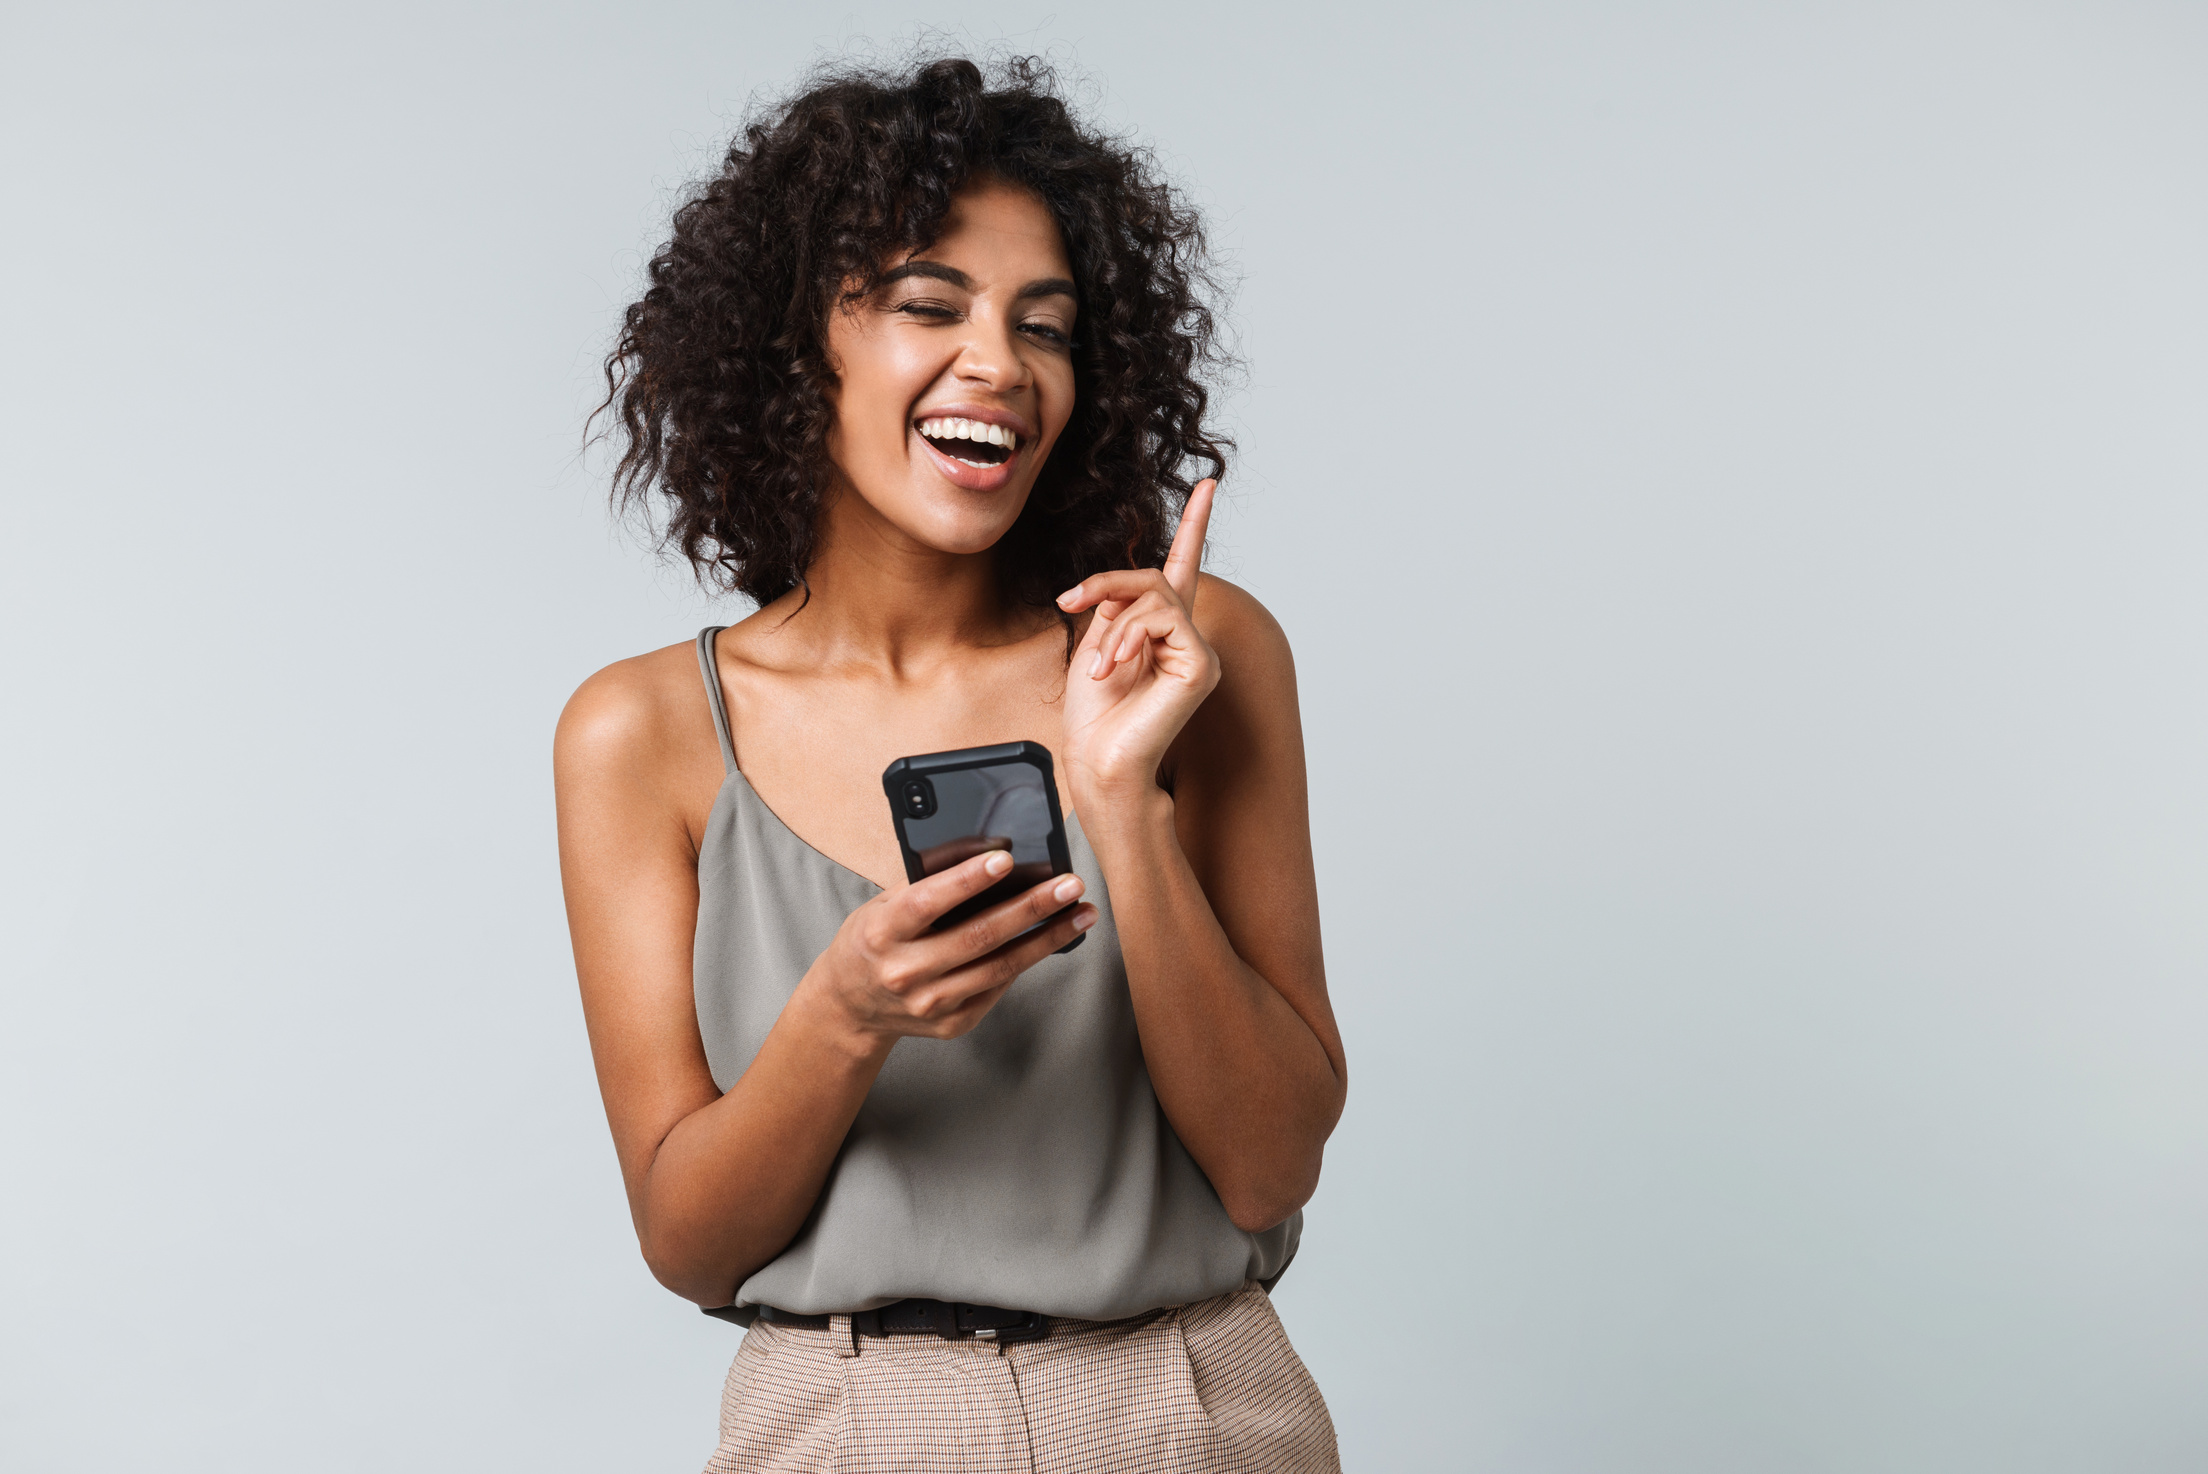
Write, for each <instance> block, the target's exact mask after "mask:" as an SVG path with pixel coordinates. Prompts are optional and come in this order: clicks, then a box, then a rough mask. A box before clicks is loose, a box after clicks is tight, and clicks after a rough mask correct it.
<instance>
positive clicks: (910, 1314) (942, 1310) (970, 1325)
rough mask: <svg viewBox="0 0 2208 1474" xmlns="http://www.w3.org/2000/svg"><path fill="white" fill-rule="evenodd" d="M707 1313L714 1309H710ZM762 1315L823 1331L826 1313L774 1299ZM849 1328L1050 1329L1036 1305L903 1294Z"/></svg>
mask: <svg viewBox="0 0 2208 1474" xmlns="http://www.w3.org/2000/svg"><path fill="white" fill-rule="evenodd" d="M707 1314H711V1312H710V1311H708V1312H707ZM759 1319H761V1320H763V1321H765V1322H766V1323H767V1324H768V1325H770V1326H794V1327H796V1328H798V1329H800V1330H807V1331H825V1330H827V1329H828V1319H829V1318H828V1317H827V1316H825V1315H799V1314H797V1313H796V1312H795V1311H790V1310H777V1309H776V1308H775V1307H773V1306H772V1305H762V1306H760V1307H759ZM851 1329H852V1330H854V1331H856V1332H858V1333H859V1334H860V1335H862V1336H916V1335H935V1336H941V1337H942V1338H943V1339H944V1340H946V1341H956V1340H958V1339H960V1338H961V1337H964V1336H975V1337H978V1338H980V1339H981V1340H984V1341H1000V1342H1009V1341H1040V1340H1042V1339H1043V1337H1045V1336H1047V1335H1049V1334H1050V1319H1049V1317H1048V1316H1045V1315H1042V1314H1039V1313H1038V1312H1036V1311H1032V1310H1000V1309H998V1308H997V1307H996V1306H994V1305H959V1304H954V1303H952V1302H950V1301H947V1300H899V1301H898V1302H897V1303H896V1304H894V1305H884V1306H882V1307H881V1308H879V1309H877V1310H859V1311H854V1312H852V1315H851Z"/></svg>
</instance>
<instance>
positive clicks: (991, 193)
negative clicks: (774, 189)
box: [828, 181, 1074, 553]
mask: <svg viewBox="0 0 2208 1474" xmlns="http://www.w3.org/2000/svg"><path fill="white" fill-rule="evenodd" d="M1072 277H1073V269H1072V267H1071V265H1070V264H1069V263H1068V262H1067V260H1066V248H1065V243H1064V242H1063V241H1062V240H1061V239H1060V238H1059V234H1058V225H1057V222H1056V221H1054V220H1053V219H1051V216H1050V212H1049V211H1048V210H1046V209H1045V208H1044V207H1043V204H1042V202H1041V201H1040V200H1038V199H1036V198H1035V196H1033V195H1031V194H1029V193H1028V192H1027V191H1025V190H1022V189H1018V188H1016V187H1014V186H1011V185H1007V184H1002V183H998V182H995V181H990V182H986V183H981V184H976V185H973V186H971V187H970V188H968V189H966V190H964V191H962V192H961V193H960V194H959V196H958V198H957V199H956V200H955V201H954V202H953V203H952V206H951V212H950V215H949V217H948V219H947V220H946V221H945V223H944V228H943V233H942V235H941V236H940V237H939V238H938V239H937V240H936V242H935V244H933V245H931V246H929V247H928V248H927V249H926V250H924V251H921V252H919V253H917V254H916V255H914V256H912V257H910V258H909V259H907V260H904V261H900V262H898V263H897V264H896V265H895V266H894V267H892V268H891V270H890V271H889V273H888V276H887V279H886V280H885V281H884V282H883V283H882V286H881V287H880V289H879V290H878V291H876V292H875V294H874V295H873V296H872V297H870V298H867V299H865V300H864V301H861V302H859V303H857V304H855V305H854V306H853V307H852V308H851V309H850V310H849V311H842V312H836V313H833V314H831V316H830V318H829V323H828V351H829V353H830V355H831V356H832V358H833V361H834V363H835V367H836V371H837V374H838V376H839V377H840V379H841V383H840V385H839V387H838V388H837V390H836V391H835V393H834V395H833V396H832V398H833V402H834V404H835V410H836V422H835V426H834V428H833V429H831V430H830V431H829V435H828V454H829V458H830V459H831V460H832V461H833V462H834V464H835V467H836V469H837V470H838V471H839V472H840V473H841V476H840V478H839V479H840V481H841V482H842V483H844V484H843V486H842V487H840V488H839V493H840V492H842V491H852V492H856V493H857V500H858V502H860V503H862V504H863V506H864V509H865V510H866V512H868V513H870V514H871V519H878V520H879V521H880V522H882V523H886V524H888V526H889V527H890V528H894V529H895V530H896V531H897V532H900V533H902V534H904V535H905V536H906V537H909V538H911V539H913V540H914V541H916V542H918V543H920V544H922V545H923V546H926V547H929V548H934V549H936V550H938V551H941V552H947V553H978V552H981V551H983V550H984V549H987V548H990V547H992V546H994V545H995V544H996V542H997V540H998V539H999V538H1001V537H1003V536H1004V534H1005V533H1006V531H1007V530H1009V529H1010V528H1011V526H1012V523H1013V522H1014V520H1015V519H1017V518H1018V517H1019V515H1020V509H1021V508H1022V507H1024V506H1026V505H1027V496H1028V493H1029V492H1030V491H1032V490H1033V489H1034V486H1035V477H1036V474H1037V473H1038V472H1039V471H1041V470H1042V466H1043V461H1044V460H1045V458H1047V457H1048V456H1049V454H1050V448H1051V446H1052V445H1054V444H1056V443H1057V440H1058V432H1059V431H1061V430H1063V429H1065V427H1066V419H1067V417H1068V416H1069V415H1071V414H1072V413H1073V357H1072V340H1073V319H1074V295H1073V281H1072ZM852 510H858V509H857V508H853V509H852ZM885 530H886V529H885Z"/></svg>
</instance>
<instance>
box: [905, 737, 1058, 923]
mask: <svg viewBox="0 0 2208 1474" xmlns="http://www.w3.org/2000/svg"><path fill="white" fill-rule="evenodd" d="M1015 765H1024V766H1026V767H1030V768H1033V769H1035V770H1036V772H1037V774H1038V775H1039V776H1040V779H1041V784H1042V792H1043V799H1044V802H1045V803H1046V804H1047V805H1048V808H1049V813H1050V829H1049V832H1048V834H1047V835H1046V836H1045V837H1044V838H1045V843H1046V845H1047V847H1048V852H1049V855H1050V873H1051V874H1052V875H1068V874H1071V873H1072V871H1073V857H1072V854H1071V852H1070V851H1069V850H1068V849H1067V848H1066V825H1065V819H1064V817H1063V816H1062V815H1061V814H1060V813H1059V809H1058V778H1057V774H1056V771H1055V770H1054V769H1053V767H1052V765H1051V761H1050V749H1049V748H1047V747H1045V746H1043V745H1042V744H1041V743H1040V742H1000V743H998V744H996V745H995V746H993V747H961V748H958V749H956V750H955V751H951V752H927V753H921V754H920V755H918V756H916V757H901V758H899V759H897V761H895V762H893V763H891V764H890V765H889V766H888V767H887V768H884V769H883V770H882V792H883V794H884V795H885V796H886V797H887V798H888V799H889V814H890V822H891V823H892V824H893V825H894V826H895V827H896V830H897V849H898V852H899V853H901V854H902V855H903V856H904V858H905V879H907V880H909V881H914V882H917V881H920V880H922V879H924V878H925V877H926V875H927V873H928V871H927V868H926V864H925V862H924V861H923V860H922V858H921V853H920V849H919V848H918V847H916V846H915V845H914V844H913V836H912V832H911V830H910V829H909V828H908V827H907V823H906V821H907V815H906V811H905V804H904V802H903V794H904V786H905V784H906V783H907V782H908V781H910V780H912V779H914V778H924V779H927V780H929V782H930V785H931V787H932V785H933V783H934V781H935V780H936V779H938V778H941V777H944V776H945V775H949V774H956V773H970V772H973V771H974V770H976V769H983V768H1003V767H1009V766H1015ZM934 812H935V811H934V810H930V816H932V815H933V813H934ZM916 822H917V821H916ZM977 853H978V851H977ZM1039 883H1040V881H1038V880H1036V879H1034V878H1032V877H1029V876H1023V875H1021V874H1020V873H1019V872H1018V871H1017V870H1015V871H1014V872H1013V873H1012V874H1010V875H1007V876H1006V877H1005V878H1004V879H1002V880H1000V881H998V882H997V883H996V884H995V885H992V886H990V887H989V888H988V889H987V890H985V891H983V892H981V894H979V895H977V896H973V897H970V898H969V899H967V900H965V901H962V902H960V903H959V904H958V905H956V906H953V907H952V908H951V909H950V910H948V911H946V912H944V913H943V914H942V915H941V916H939V917H937V918H936V921H935V925H936V929H937V930H941V929H942V928H943V927H946V926H953V925H956V924H957V923H958V922H960V921H963V920H964V919H965V918H967V917H968V916H971V915H973V914H974V913H975V912H977V911H986V910H987V909H988V908H989V907H991V906H994V905H996V904H997V903H998V902H1000V901H1004V900H1008V899H1009V898H1011V897H1013V896H1016V895H1018V894H1019V893H1020V892H1022V891H1024V890H1026V889H1027V888H1028V887H1029V886H1031V885H1036V884H1039ZM1087 940H1088V934H1087V933H1086V932H1084V933H1082V934H1081V935H1079V936H1077V937H1075V938H1074V939H1073V940H1072V941H1070V942H1068V943H1066V945H1065V946H1063V947H1060V948H1059V949H1058V951H1057V953H1056V954H1055V955H1058V956H1064V955H1065V954H1066V953H1068V952H1071V951H1072V950H1073V949H1074V948H1076V947H1078V946H1080V945H1081V944H1082V943H1083V942H1085V941H1087Z"/></svg>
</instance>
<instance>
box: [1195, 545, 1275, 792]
mask: <svg viewBox="0 0 2208 1474" xmlns="http://www.w3.org/2000/svg"><path fill="white" fill-rule="evenodd" d="M1193 612H1194V614H1195V617H1196V627H1197V628H1198V629H1200V630H1202V631H1203V635H1204V639H1205V640H1206V641H1207V642H1209V644H1210V645H1211V648H1212V649H1213V651H1215V652H1216V653H1217V654H1218V656H1219V684H1218V685H1217V686H1216V687H1214V688H1213V689H1212V693H1211V694H1210V695H1209V696H1207V697H1205V698H1204V704H1203V705H1202V706H1200V707H1198V708H1197V709H1196V714H1195V715H1194V716H1192V717H1190V718H1189V722H1188V725H1187V726H1186V727H1184V728H1183V729H1182V732H1181V737H1180V739H1179V740H1178V741H1177V742H1176V744H1175V749H1176V751H1175V759H1176V762H1175V767H1176V769H1177V770H1179V769H1182V768H1184V767H1185V768H1186V769H1187V770H1189V771H1192V772H1193V771H1202V772H1204V773H1208V774H1210V775H1211V781H1212V782H1213V783H1214V784H1226V785H1228V786H1237V787H1238V786H1241V785H1244V784H1252V783H1254V784H1259V785H1264V784H1267V783H1270V782H1273V781H1276V780H1278V781H1291V780H1292V781H1294V782H1297V783H1300V782H1301V773H1302V763H1303V757H1302V752H1303V736H1302V732H1303V724H1302V717H1301V714H1300V712H1299V711H1298V709H1297V703H1296V663H1295V657H1294V656H1293V654H1291V653H1290V651H1289V649H1288V636H1287V633H1286V632H1285V631H1283V630H1282V629H1281V627H1280V621H1279V620H1277V619H1275V618H1273V615H1272V611H1271V610H1269V609H1267V608H1266V607H1265V606H1264V605H1263V604H1261V603H1259V602H1258V600H1257V598H1256V596H1254V595H1252V594H1251V593H1250V592H1249V591H1248V590H1247V589H1243V588H1239V587H1237V586H1236V585H1234V584H1231V583H1229V582H1227V581H1226V580H1225V579H1223V578H1214V577H1212V576H1211V575H1210V574H1208V573H1207V574H1204V575H1202V576H1201V578H1200V579H1199V580H1198V582H1197V585H1196V608H1195V610H1194V611H1193Z"/></svg>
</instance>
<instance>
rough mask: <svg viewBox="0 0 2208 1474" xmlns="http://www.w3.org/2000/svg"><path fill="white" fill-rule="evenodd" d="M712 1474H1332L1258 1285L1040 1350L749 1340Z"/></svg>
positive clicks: (846, 1332)
mask: <svg viewBox="0 0 2208 1474" xmlns="http://www.w3.org/2000/svg"><path fill="white" fill-rule="evenodd" d="M705 1467H706V1474H798V1471H804V1474H844V1471H853V1474H856V1471H861V1470H864V1471H867V1474H939V1471H953V1470H955V1471H958V1474H1091V1471H1095V1470H1118V1469H1128V1470H1142V1471H1144V1474H1152V1471H1156V1474H1165V1471H1173V1474H1339V1471H1340V1469H1341V1462H1340V1459H1339V1457H1338V1456H1337V1455H1336V1453H1335V1448H1334V1424H1333V1422H1332V1420H1331V1419H1329V1418H1328V1417H1327V1412H1326V1403H1325V1401H1324V1399H1322V1398H1321V1397H1320V1396H1319V1389H1318V1386H1317V1384H1316V1383H1314V1382H1313V1381H1312V1380H1311V1374H1310V1373H1309V1372H1308V1371H1306V1370H1304V1366H1303V1361H1302V1359H1301V1358H1299V1357H1298V1356H1297V1355H1296V1352H1295V1348H1294V1347H1292V1346H1290V1345H1289V1344H1288V1334H1287V1332H1286V1331H1285V1330H1283V1329H1282V1328H1281V1324H1280V1317H1279V1316H1277V1315H1275V1314H1274V1313H1273V1304H1272V1299H1271V1297H1269V1296H1268V1295H1267V1294H1266V1293H1265V1292H1264V1290H1262V1289H1261V1288H1259V1287H1258V1286H1256V1285H1254V1284H1251V1285H1245V1286H1243V1288H1242V1289H1240V1290H1238V1291H1236V1292H1235V1293H1234V1294H1231V1295H1221V1296H1219V1297H1217V1298H1216V1299H1211V1300H1201V1301H1198V1302H1197V1303H1196V1304H1194V1305H1184V1306H1182V1307H1180V1308H1179V1309H1177V1310H1169V1311H1166V1312H1165V1313H1163V1314H1161V1315H1156V1316H1150V1317H1138V1318H1136V1319H1133V1320H1123V1321H1078V1320H1054V1321H1052V1322H1051V1328H1050V1335H1049V1336H1048V1337H1047V1338H1045V1339H1043V1340H1041V1341H1024V1342H1020V1343H1018V1344H1016V1345H1011V1346H999V1345H997V1344H996V1343H995V1342H993V1341H977V1340H972V1339H967V1340H959V1341H944V1340H940V1339H938V1338H937V1337H934V1336H924V1335H922V1336H887V1337H882V1338H880V1339H875V1338H871V1337H861V1338H857V1339H854V1338H853V1337H852V1335H851V1326H850V1318H849V1317H848V1316H837V1317H836V1318H835V1319H834V1321H833V1322H832V1323H831V1324H830V1327H829V1329H827V1330H825V1331H805V1330H796V1329H793V1328H790V1327H787V1326H770V1325H765V1324H759V1325H754V1326H753V1327H752V1328H751V1329H750V1330H749V1331H748V1332H746V1333H745V1335H744V1342H743V1345H742V1347H741V1348H739V1349H738V1351H737V1353H736V1363H735V1365H734V1366H732V1367H730V1368H729V1372H728V1389H727V1392H726V1394H725V1395H724V1396H723V1398H722V1400H721V1443H720V1447H719V1448H717V1449H716V1450H714V1453H713V1458H712V1461H711V1462H710V1463H708V1464H707V1465H706V1466H705Z"/></svg>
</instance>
